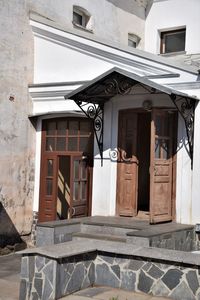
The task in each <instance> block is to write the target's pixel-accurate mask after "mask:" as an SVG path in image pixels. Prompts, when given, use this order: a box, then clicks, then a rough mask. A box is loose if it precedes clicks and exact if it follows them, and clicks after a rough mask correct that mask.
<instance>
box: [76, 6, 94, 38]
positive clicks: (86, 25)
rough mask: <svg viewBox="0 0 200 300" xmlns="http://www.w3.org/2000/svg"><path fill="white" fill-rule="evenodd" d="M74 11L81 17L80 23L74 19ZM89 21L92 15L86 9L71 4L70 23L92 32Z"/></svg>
mask: <svg viewBox="0 0 200 300" xmlns="http://www.w3.org/2000/svg"><path fill="white" fill-rule="evenodd" d="M74 13H75V14H77V15H79V16H80V17H81V19H82V22H81V24H80V23H78V22H76V21H75V20H74ZM91 21H92V16H91V14H90V13H89V12H88V11H87V10H86V9H84V8H82V7H80V6H76V5H74V6H73V11H72V24H73V25H74V27H76V28H78V29H82V30H85V31H88V32H91V33H92V32H93V29H92V24H91V23H92V22H91Z"/></svg>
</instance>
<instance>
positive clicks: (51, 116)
mask: <svg viewBox="0 0 200 300" xmlns="http://www.w3.org/2000/svg"><path fill="white" fill-rule="evenodd" d="M171 2H172V0H168V1H154V2H153V3H150V2H148V1H139V0H138V1H127V4H126V5H127V6H124V3H122V1H111V0H107V1H106V0H105V1H103V2H102V1H101V5H100V2H99V1H89V0H88V1H76V3H75V2H74V1H56V2H53V3H51V4H50V5H49V4H48V5H47V2H46V1H41V0H40V1H17V2H16V5H13V4H10V3H8V2H7V1H2V2H1V12H2V16H3V17H2V21H1V22H2V24H1V25H2V26H1V28H2V29H1V40H2V43H1V46H2V51H1V58H0V59H1V66H2V68H1V72H2V73H1V77H2V82H3V84H2V86H1V116H2V117H1V124H0V126H1V133H2V143H1V154H0V157H1V158H0V159H1V166H2V173H1V180H0V181H1V190H0V193H1V194H0V197H1V212H0V216H1V218H0V220H1V224H2V226H1V230H2V232H1V234H2V236H3V235H8V234H9V233H10V235H12V234H13V232H18V233H19V234H29V233H30V232H31V228H32V223H33V215H36V216H37V215H38V212H39V219H40V221H48V220H53V219H56V218H58V219H63V218H69V217H75V216H85V215H90V214H92V215H97V214H100V215H115V214H118V215H127V216H135V215H137V214H138V212H140V211H142V212H143V211H145V212H146V213H145V214H144V215H145V217H146V216H147V215H148V214H149V212H150V206H151V207H152V208H153V209H154V208H155V207H156V206H157V204H155V202H153V204H151V201H150V198H151V199H153V196H151V197H150V194H151V193H152V191H153V190H154V188H152V187H153V186H154V187H155V184H154V183H150V180H151V179H150V177H149V175H148V170H147V168H146V169H145V168H142V167H141V170H140V168H139V167H138V166H139V165H141V163H140V164H138V161H142V164H143V165H146V166H147V167H148V169H149V167H151V166H152V163H153V160H152V159H151V161H150V153H152V150H151V148H152V147H153V146H152V145H153V143H156V138H155V136H154V137H153V135H152V134H150V132H151V130H150V127H151V124H152V123H151V122H150V120H151V119H155V118H156V109H157V111H158V109H159V108H160V109H161V108H162V111H160V112H157V113H158V115H162V116H163V119H162V121H161V122H164V121H163V120H168V121H166V122H169V124H173V123H172V121H170V120H171V119H170V118H172V119H173V122H175V123H174V124H176V125H174V126H175V128H176V130H175V132H174V134H175V133H176V135H177V137H175V135H172V134H171V133H170V132H172V129H169V126H168V125H166V126H167V127H168V133H167V137H166V136H165V138H164V136H163V133H162V134H161V137H160V139H161V140H162V139H163V143H164V144H165V146H163V145H160V146H159V147H160V148H159V149H161V150H159V151H160V152H159V153H160V154H158V153H157V155H162V157H160V159H161V158H162V159H163V163H164V164H168V163H170V166H171V167H170V168H169V170H168V171H169V174H168V175H167V178H170V183H169V182H167V183H166V186H167V190H166V191H167V193H168V194H169V193H170V197H169V201H170V202H169V203H168V205H167V207H164V206H165V205H164V203H165V198H163V204H161V208H165V212H166V209H167V211H168V213H167V217H166V213H165V217H166V218H167V219H166V220H169V219H173V220H176V221H177V222H180V223H197V222H198V220H199V217H198V214H197V211H198V210H197V208H198V205H199V204H198V199H197V198H198V196H197V195H198V182H197V178H198V176H197V175H198V173H199V170H200V166H199V161H198V155H197V152H198V147H199V145H198V129H196V130H195V131H194V142H192V144H191V145H190V143H189V144H188V135H187V130H188V128H187V127H185V123H184V122H185V121H184V119H183V118H181V115H180V113H179V112H178V110H177V109H176V106H175V104H174V102H173V101H172V100H171V98H170V97H169V96H167V95H170V91H171V90H174V91H175V94H176V93H177V96H176V97H179V96H180V97H181V98H184V97H185V98H187V99H189V101H194V102H195V105H197V102H196V100H195V96H196V97H199V96H200V95H199V82H198V72H197V70H198V68H195V67H190V66H188V67H187V66H185V67H183V66H180V65H179V64H176V63H172V62H170V61H168V60H167V59H163V58H159V57H157V56H156V55H151V54H148V53H147V52H143V51H141V49H145V50H147V51H149V52H152V53H155V54H159V52H158V51H157V49H158V48H156V47H157V46H158V43H160V40H159V39H158V32H161V30H164V32H166V31H167V32H168V31H169V32H171V31H173V30H183V29H185V28H186V44H185V45H186V46H187V47H186V48H185V50H186V53H184V54H183V53H179V54H180V56H181V55H185V54H186V55H188V56H187V57H189V55H193V54H194V55H196V54H198V53H199V52H198V51H199V50H200V47H198V41H197V39H195V41H197V42H196V44H195V45H196V46H195V45H194V43H190V37H189V35H190V31H192V32H193V29H188V28H190V27H189V23H187V24H186V23H184V22H183V20H181V18H180V21H179V23H177V22H176V23H174V24H171V23H170V24H166V23H165V24H164V23H161V21H162V20H163V18H162V17H160V19H158V21H157V25H156V24H155V17H154V16H155V14H156V13H157V9H158V8H159V16H161V15H162V10H161V8H162V6H166V5H169V4H171ZM175 2H177V4H176V5H178V0H176V1H175ZM179 2H180V0H179ZM185 2H186V3H185V5H188V3H187V2H188V1H185ZM193 2H194V6H192V7H193V8H194V11H197V7H196V8H195V6H198V5H199V3H198V1H195V0H193ZM164 11H165V9H164ZM167 19H168V21H169V20H170V18H167ZM177 19H178V18H177ZM191 20H193V13H191V18H190V23H191V24H192V21H191ZM187 21H188V22H189V20H187ZM174 22H175V21H174ZM172 25H173V26H172ZM191 26H192V25H191ZM13 28H15V31H14V30H13ZM187 30H188V31H187ZM155 32H156V33H155ZM184 32H185V31H184V30H183V32H181V31H180V32H178V34H179V33H180V36H179V38H180V39H184V38H183V36H184ZM181 34H182V35H181ZM149 36H151V37H153V38H152V41H153V42H152V41H150V40H149ZM155 36H156V37H155ZM159 37H161V34H160V35H159ZM167 38H168V36H167V35H164V37H163V35H162V40H167ZM153 45H154V46H153ZM156 45H157V46H156ZM189 45H193V48H189V47H190V46H189ZM135 48H138V49H135ZM178 50H180V49H178ZM170 51H171V50H170ZM180 52H182V50H181V51H180ZM162 54H163V55H164V56H166V54H165V53H162ZM171 55H173V54H172V53H171ZM184 57H185V56H184ZM195 57H196V56H194V57H193V58H195ZM184 60H185V58H184ZM189 64H191V61H189ZM192 64H194V63H192ZM113 68H117V69H115V70H113ZM111 70H113V71H112V72H111ZM107 72H108V73H107ZM113 72H114V73H113ZM124 72H125V73H124ZM116 74H118V75H116ZM133 75H135V76H136V77H137V76H138V77H137V78H135V77H134V76H133ZM99 76H100V79H99ZM106 76H108V77H109V76H110V77H109V78H110V79H112V80H113V78H114V79H115V76H117V78H118V79H119V78H120V80H121V79H123V78H124V79H126V80H125V81H127V80H128V82H129V81H131V80H132V83H131V84H133V81H134V82H137V83H138V84H137V85H138V86H137V87H136V90H137V93H136V95H137V96H134V93H129V95H120V94H118V95H115V94H113V97H111V98H110V99H109V101H105V104H104V134H103V136H101V137H98V138H97V139H96V134H97V135H98V134H99V132H98V130H97V131H95V130H94V120H93V119H91V118H90V119H89V120H88V118H86V115H85V113H84V111H82V110H81V107H80V106H77V104H76V103H75V102H74V101H73V98H72V100H65V98H64V96H66V98H68V96H67V95H69V96H70V94H71V95H72V96H74V95H75V94H76V93H75V94H73V93H74V91H75V90H76V89H77V88H81V87H84V86H85V85H90V83H91V84H92V81H93V80H94V79H95V78H98V79H99V80H100V81H99V80H96V81H95V84H96V85H98V86H99V85H101V80H102V81H103V78H105V77H106ZM113 76H114V77H113ZM123 76H124V77H123ZM133 77H134V78H133ZM143 77H145V78H146V80H147V81H144V82H143V81H141V78H143ZM127 78H129V79H127ZM112 80H111V81H112ZM154 85H156V88H155V87H154ZM157 85H158V86H157ZM129 88H131V89H133V85H131V86H129ZM145 88H146V92H144V90H145ZM151 89H152V90H154V89H156V90H160V92H161V93H160V94H161V96H159V95H158V93H157V94H156V93H151ZM72 92H73V93H72ZM171 94H173V93H172V92H171ZM184 95H185V96H184ZM104 96H105V95H104ZM114 96H115V97H114ZM122 98H123V99H122ZM136 98H137V99H136ZM70 99H71V98H70ZM133 100H134V101H133ZM145 101H146V102H145ZM86 102H88V101H86ZM93 102H94V101H92V102H91V103H93ZM89 103H90V102H89ZM93 104H94V103H93ZM98 104H99V102H98V101H97V102H95V105H97V106H98ZM87 105H89V104H87ZM145 105H147V108H146V109H144V107H145ZM148 105H149V106H150V107H149V109H148ZM95 108H96V106H95ZM153 108H154V109H153ZM166 110H168V111H169V112H170V113H171V115H170V113H169V114H167V115H166ZM100 113H101V110H100ZM196 113H198V105H197V107H196ZM118 118H119V123H118ZM141 118H142V120H143V118H144V120H145V122H146V126H147V131H148V134H147V135H146V137H145V139H146V141H147V142H145V144H147V145H148V146H147V148H148V151H149V152H148V153H149V155H147V156H148V157H149V158H148V161H145V159H147V158H145V159H144V157H142V156H141V157H140V158H139V157H138V155H140V154H141V153H143V152H145V151H147V149H145V148H142V146H141V149H139V148H138V149H135V150H134V149H133V147H134V146H133V145H134V144H135V143H134V142H133V141H134V139H135V140H137V144H138V145H142V144H143V142H141V141H140V140H139V137H140V133H138V132H143V130H144V128H143V129H142V124H143V121H140V120H141ZM126 119H127V120H129V119H130V120H132V119H134V120H135V121H134V122H136V120H137V122H136V123H135V125H134V124H132V123H130V124H131V128H135V129H134V130H133V131H132V132H130V137H131V138H130V139H128V138H127V140H126V138H125V136H126V134H125V133H123V132H121V133H120V130H118V128H121V126H122V125H121V124H123V122H125V120H126ZM155 120H156V119H155ZM120 122H122V123H120ZM130 122H132V121H130ZM155 122H156V121H155ZM124 126H125V127H126V126H128V125H127V124H126V125H123V126H122V127H123V128H124ZM162 126H165V125H162ZM162 126H161V127H162ZM170 126H172V125H170ZM194 126H195V128H198V118H196V119H195V123H194ZM136 128H137V130H136ZM163 128H164V127H163ZM128 130H129V129H128V128H126V130H125V132H126V131H128ZM163 130H164V129H163ZM136 131H137V133H136ZM158 140H159V138H158ZM174 140H175V142H174ZM102 142H103V144H102ZM125 142H127V143H128V145H129V147H130V148H129V150H128V149H127V150H126V151H129V152H130V151H133V152H134V151H136V152H137V153H136V152H134V155H133V153H132V154H130V153H129V155H131V160H130V159H129V160H128V162H127V161H125V162H124V161H123V162H121V163H119V161H118V154H117V157H116V153H118V152H117V150H118V148H120V149H121V148H123V147H124V146H123V147H122V145H121V144H120V143H122V144H123V145H124V143H125ZM166 145H168V146H169V148H170V149H171V150H170V151H171V152H170V153H171V154H169V153H168V150H167V153H168V154H166V153H165V154H164V152H163V151H164V150H163V149H164V148H166V147H168V146H166ZM175 145H176V146H177V145H178V146H177V147H176V146H175ZM93 146H94V147H93ZM190 146H192V147H193V150H194V151H193V152H192V153H193V154H192V155H193V165H192V166H193V168H191V153H190ZM101 147H103V149H102V148H101ZM138 147H139V146H138ZM177 148H178V149H179V151H176V149H177ZM130 149H132V150H130ZM167 149H168V148H167ZM124 151H125V150H124ZM139 153H140V154H139ZM175 154H177V155H175ZM151 155H153V154H151ZM166 155H167V156H166ZM169 156H170V162H169V161H167V159H169ZM102 157H103V166H102ZM134 157H135V159H136V161H135V162H134ZM152 157H154V160H155V155H154V156H152ZM129 158H130V157H129ZM158 158H159V157H158ZM123 165H124V169H123V167H120V166H123ZM130 165H131V166H132V167H131V170H129V171H130V172H132V175H131V176H129V177H131V180H129V185H127V186H126V188H123V184H122V183H121V181H120V178H125V177H126V175H127V174H125V173H124V172H125V169H126V167H130ZM172 165H173V168H172ZM174 166H176V168H175V167H174ZM120 168H121V169H120ZM129 171H127V172H129ZM141 172H144V173H141ZM120 174H121V175H120ZM130 174H131V173H130ZM130 174H129V175H130ZM142 174H143V175H144V174H145V175H144V177H145V176H146V177H148V178H149V179H147V180H146V186H145V190H146V195H142V194H141V192H140V191H141V190H142V181H141V178H143V175H142ZM175 174H176V176H175ZM194 174H195V175H194ZM151 178H152V177H151ZM127 180H128V179H127ZM127 182H128V181H127ZM138 182H140V183H139V185H138ZM160 188H161V189H162V188H164V187H163V185H162V187H160ZM138 189H139V194H138ZM158 190H159V188H158ZM128 191H131V194H130V196H129V200H128V198H127V200H126V201H127V207H126V205H125V207H123V205H122V203H123V202H124V200H121V199H125V198H123V197H125V196H123V193H124V194H128V193H129V192H128ZM172 191H173V193H172ZM119 194H120V196H118V195H119ZM175 194H176V197H175ZM120 197H121V198H120ZM156 197H157V196H156ZM156 197H155V198H156ZM165 197H166V195H165ZM158 198H159V197H158ZM175 198H176V200H175ZM138 199H140V200H138ZM141 199H143V200H141ZM144 199H146V200H144ZM162 205H164V206H162ZM158 219H159V218H157V220H158ZM161 219H162V218H161ZM152 222H153V219H152Z"/></svg>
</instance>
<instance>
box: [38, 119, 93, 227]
mask: <svg viewBox="0 0 200 300" xmlns="http://www.w3.org/2000/svg"><path fill="white" fill-rule="evenodd" d="M62 119H64V120H75V121H81V120H84V121H88V122H89V120H88V119H85V118H80V117H60V118H59V117H55V118H50V119H44V120H42V136H41V164H40V187H39V210H38V221H39V222H45V221H44V216H43V215H44V214H43V209H44V203H43V199H44V195H45V193H44V191H45V181H44V178H45V176H46V173H45V170H46V166H45V165H47V163H46V161H47V159H51V158H53V159H54V160H55V162H56V163H55V164H56V170H55V172H54V177H55V179H54V180H53V186H54V190H53V195H52V196H53V198H54V204H53V205H54V218H53V220H56V209H57V179H58V166H59V157H60V156H69V157H70V165H71V161H72V158H73V157H82V156H83V152H80V151H56V150H55V151H52V152H50V151H49V152H48V151H46V149H45V146H46V124H47V122H48V121H54V120H58V121H59V120H61V121H62ZM91 128H93V127H92V125H91ZM91 141H92V153H90V154H91V157H89V159H88V164H89V165H88V178H89V179H88V209H87V210H88V216H91V212H92V183H93V143H94V133H93V130H91ZM71 173H72V170H70V177H71ZM70 188H71V186H70ZM70 206H71V204H70ZM70 215H71V209H70ZM53 220H51V221H53Z"/></svg>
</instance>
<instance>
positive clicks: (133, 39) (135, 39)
mask: <svg viewBox="0 0 200 300" xmlns="http://www.w3.org/2000/svg"><path fill="white" fill-rule="evenodd" d="M139 42H140V38H139V36H137V35H135V34H133V33H129V34H128V46H130V47H132V48H136V47H137V46H138V44H139Z"/></svg>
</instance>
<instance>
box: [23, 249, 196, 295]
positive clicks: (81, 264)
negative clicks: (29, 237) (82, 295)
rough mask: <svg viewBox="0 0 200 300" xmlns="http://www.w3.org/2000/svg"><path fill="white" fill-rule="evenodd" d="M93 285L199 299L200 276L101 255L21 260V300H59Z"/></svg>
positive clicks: (187, 268) (189, 268)
mask: <svg viewBox="0 0 200 300" xmlns="http://www.w3.org/2000/svg"><path fill="white" fill-rule="evenodd" d="M93 285H97V286H98V285H104V286H111V287H115V288H122V289H125V290H130V291H137V292H143V293H146V294H151V295H156V296H168V297H170V298H171V299H174V300H195V299H200V272H199V268H198V267H196V266H194V265H184V264H183V263H174V262H169V261H168V262H166V261H164V260H158V259H153V260H151V259H148V258H142V257H134V256H132V255H121V254H120V255H119V254H118V255H115V254H111V253H108V252H102V251H101V252H96V251H95V252H91V253H88V254H82V255H77V256H72V257H69V258H63V259H49V258H46V257H42V256H39V255H35V256H33V255H30V256H24V257H23V258H22V269H21V287H20V300H24V299H35V300H36V299H42V300H47V299H58V298H60V297H62V296H64V295H67V294H71V293H73V292H75V291H78V290H81V289H84V288H87V287H89V286H93Z"/></svg>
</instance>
